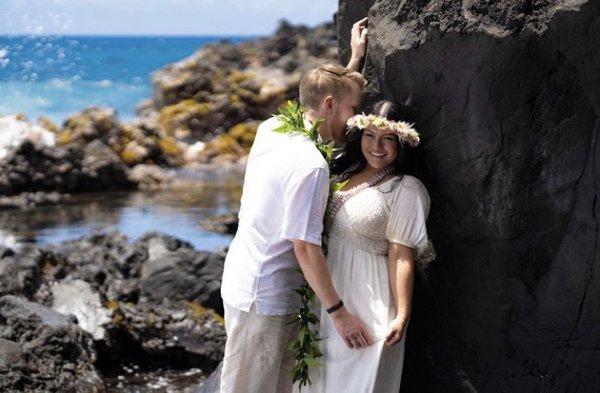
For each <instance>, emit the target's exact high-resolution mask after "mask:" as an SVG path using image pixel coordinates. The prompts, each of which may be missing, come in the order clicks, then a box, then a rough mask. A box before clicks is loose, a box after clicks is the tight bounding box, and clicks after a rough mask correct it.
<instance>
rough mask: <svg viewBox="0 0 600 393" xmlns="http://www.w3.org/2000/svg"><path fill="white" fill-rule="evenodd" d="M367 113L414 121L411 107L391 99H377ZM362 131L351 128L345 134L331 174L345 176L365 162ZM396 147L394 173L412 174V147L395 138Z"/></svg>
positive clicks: (358, 168) (356, 170)
mask: <svg viewBox="0 0 600 393" xmlns="http://www.w3.org/2000/svg"><path fill="white" fill-rule="evenodd" d="M368 114H373V115H377V116H382V117H385V118H386V119H388V120H392V121H404V122H407V123H410V124H412V123H414V122H415V115H414V111H413V109H412V108H411V107H409V106H406V105H402V104H398V103H396V102H393V101H386V100H382V101H378V102H376V103H375V104H374V105H373V107H372V108H371V111H370V112H369V113H368ZM363 131H364V130H361V129H359V128H356V127H354V128H351V129H350V130H349V131H348V133H347V134H346V144H345V146H344V148H343V149H342V151H341V152H340V154H338V155H337V156H336V157H334V159H333V163H332V168H331V173H332V174H333V175H336V176H338V175H341V174H345V175H347V176H350V175H352V174H353V173H356V172H360V171H361V170H362V169H363V168H364V167H365V165H366V164H367V159H366V158H365V156H364V155H363V153H362V150H361V147H360V143H361V139H362V135H363ZM396 147H397V149H398V155H397V156H396V159H395V160H394V163H393V165H394V168H395V171H394V172H395V173H396V174H412V172H413V171H414V167H413V165H414V162H413V161H414V159H413V157H412V156H413V154H412V151H411V150H412V148H411V147H410V146H408V144H406V143H405V144H401V143H400V140H399V139H398V138H396ZM357 163H358V167H357V168H355V169H354V170H352V171H351V173H350V172H349V171H350V170H351V168H352V167H353V166H354V165H355V164H357Z"/></svg>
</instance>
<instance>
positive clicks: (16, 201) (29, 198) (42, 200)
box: [0, 191, 71, 210]
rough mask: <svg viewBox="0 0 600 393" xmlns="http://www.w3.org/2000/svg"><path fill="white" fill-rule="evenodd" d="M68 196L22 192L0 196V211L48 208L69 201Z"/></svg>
mask: <svg viewBox="0 0 600 393" xmlns="http://www.w3.org/2000/svg"><path fill="white" fill-rule="evenodd" d="M70 199H71V198H70V195H69V194H60V193H58V192H55V191H54V192H42V191H38V192H23V193H21V194H19V195H15V196H10V197H4V196H0V210H5V209H6V210H8V209H22V210H29V209H33V208H34V207H38V206H49V205H57V204H60V203H65V202H67V201H69V200H70Z"/></svg>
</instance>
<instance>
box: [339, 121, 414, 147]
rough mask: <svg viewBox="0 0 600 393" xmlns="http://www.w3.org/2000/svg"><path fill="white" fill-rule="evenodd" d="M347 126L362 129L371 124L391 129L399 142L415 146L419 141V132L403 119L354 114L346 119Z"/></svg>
mask: <svg viewBox="0 0 600 393" xmlns="http://www.w3.org/2000/svg"><path fill="white" fill-rule="evenodd" d="M346 124H348V126H349V127H357V128H360V129H361V130H362V129H365V128H367V127H368V126H370V125H372V126H374V127H377V128H381V129H387V130H390V131H393V132H394V133H395V134H396V135H398V137H399V138H400V142H408V144H409V145H410V146H412V147H415V146H417V145H418V144H419V143H420V142H421V138H420V137H419V133H418V132H417V130H415V129H414V128H413V124H409V123H407V122H404V121H393V120H388V119H386V118H385V117H382V116H377V115H368V116H367V115H365V114H362V115H356V116H352V117H351V118H349V119H348V122H347V123H346Z"/></svg>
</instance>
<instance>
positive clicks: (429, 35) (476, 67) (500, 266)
mask: <svg viewBox="0 0 600 393" xmlns="http://www.w3.org/2000/svg"><path fill="white" fill-rule="evenodd" d="M366 15H368V16H369V17H370V19H369V32H370V33H369V34H370V41H369V48H368V52H367V59H366V64H365V73H366V76H367V78H368V80H369V81H370V84H369V86H368V89H367V94H366V102H367V103H369V102H372V101H374V100H377V99H380V98H387V99H394V100H398V101H400V100H406V99H407V98H408V97H409V96H411V97H412V105H413V106H414V108H415V109H416V111H417V112H418V114H419V115H418V122H417V127H418V129H419V130H420V132H421V133H422V140H423V143H422V146H421V147H420V148H419V151H418V157H419V163H420V168H421V173H420V177H421V179H422V180H423V181H424V182H425V184H426V185H427V187H428V190H429V192H430V195H431V197H432V211H431V215H430V218H429V221H428V229H429V232H430V235H431V237H432V238H433V240H434V242H435V244H436V246H437V247H436V248H437V251H438V259H437V261H436V262H434V263H433V264H432V266H431V268H430V271H429V272H428V276H427V277H418V279H417V287H416V293H415V302H414V310H413V315H412V318H411V323H410V328H409V333H408V343H407V353H406V362H405V369H404V379H403V387H402V391H403V392H441V391H443V392H486V393H489V392H508V391H512V392H543V393H549V392H566V391H569V392H592V391H597V389H598V386H599V384H600V374H599V372H598V370H599V364H600V330H599V329H598V326H599V324H600V258H599V256H598V253H599V247H598V243H599V242H598V240H599V233H598V225H599V217H598V213H597V211H596V210H597V197H598V191H597V187H598V185H599V184H600V157H598V156H599V149H600V147H599V146H598V143H599V142H600V140H599V135H600V121H599V117H600V77H599V75H600V73H599V71H600V2H597V1H585V0H562V1H550V0H541V1H527V0H507V1H498V2H489V1H483V0H479V1H478V0H469V1H467V0H463V1H446V0H442V1H421V0H405V1H404V0H403V1H400V0H396V1H357V0H341V1H340V12H339V15H338V18H339V24H338V37H340V40H341V41H340V50H341V55H342V58H344V60H346V58H347V56H348V49H349V46H348V42H347V39H348V37H349V30H350V27H351V25H352V23H353V22H354V21H356V20H357V19H359V18H362V17H364V16H366Z"/></svg>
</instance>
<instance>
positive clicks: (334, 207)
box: [327, 165, 394, 226]
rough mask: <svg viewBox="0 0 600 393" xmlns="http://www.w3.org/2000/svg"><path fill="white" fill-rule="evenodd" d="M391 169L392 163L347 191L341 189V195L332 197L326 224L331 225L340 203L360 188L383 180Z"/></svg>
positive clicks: (371, 185)
mask: <svg viewBox="0 0 600 393" xmlns="http://www.w3.org/2000/svg"><path fill="white" fill-rule="evenodd" d="M393 171H394V167H393V166H392V165H390V166H387V167H385V168H383V169H381V170H379V171H377V173H375V174H373V175H372V176H371V177H369V178H368V179H367V180H365V181H364V182H362V183H360V184H359V185H357V186H355V187H352V188H351V189H349V190H347V191H341V193H342V195H339V196H338V197H337V198H334V199H333V203H332V204H331V208H330V209H329V212H328V214H327V223H328V226H331V225H332V224H333V220H334V218H335V216H336V215H337V213H338V211H339V210H340V208H341V207H342V205H343V204H344V203H346V201H348V199H350V198H352V197H353V196H354V195H356V194H358V193H359V192H361V191H362V190H364V189H366V188H370V187H373V186H374V185H376V184H378V183H379V182H380V181H381V180H383V178H385V177H386V176H387V175H389V174H391V173H392V172H393Z"/></svg>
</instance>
